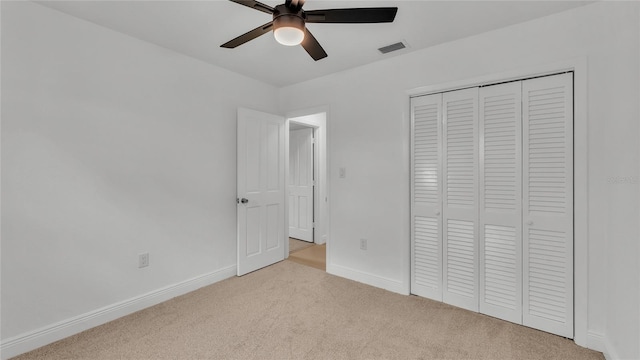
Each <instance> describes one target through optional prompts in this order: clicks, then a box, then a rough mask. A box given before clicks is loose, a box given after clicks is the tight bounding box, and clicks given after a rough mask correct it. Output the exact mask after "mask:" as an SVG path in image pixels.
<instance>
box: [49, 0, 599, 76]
mask: <svg viewBox="0 0 640 360" xmlns="http://www.w3.org/2000/svg"><path fill="white" fill-rule="evenodd" d="M37 2H38V3H40V4H42V5H45V6H47V7H50V8H53V9H57V10H59V11H62V12H65V13H67V14H70V15H73V16H76V17H79V18H82V19H86V20H88V21H90V22H93V23H96V24H98V25H102V26H104V27H107V28H110V29H113V30H116V31H119V32H122V33H124V34H128V35H130V36H133V37H136V38H138V39H141V40H145V41H148V42H151V43H154V44H157V45H160V46H163V47H165V48H168V49H171V50H174V51H177V52H179V53H183V54H185V55H188V56H191V57H194V58H196V59H200V60H202V61H205V62H208V63H211V64H214V65H217V66H220V67H223V68H226V69H229V70H231V71H234V72H237V73H240V74H244V75H246V76H249V77H251V78H254V79H258V80H261V81H264V82H266V83H269V84H272V85H274V86H278V87H280V86H286V85H290V84H294V83H298V82H302V81H305V80H309V79H313V78H316V77H320V76H324V75H328V74H332V73H336V72H339V71H343V70H346V69H350V68H353V67H357V66H361V65H364V64H367V63H371V62H374V61H378V60H382V59H387V58H389V57H393V56H398V55H401V54H406V53H408V52H412V51H416V50H420V49H423V48H426V47H429V46H434V45H437V44H441V43H444V42H448V41H452V40H455V39H460V38H464V37H467V36H471V35H474V34H478V33H482V32H486V31H489V30H493V29H497V28H501V27H505V26H508V25H512V24H516V23H520V22H523V21H527V20H531V19H534V18H538V17H542V16H546V15H549V14H553V13H556V12H560V11H564V10H567V9H570V8H574V7H578V6H582V5H585V4H587V3H590V2H592V1H575V0H572V1H557V0H555V1H515V0H512V1H477V0H476V1H451V0H449V1H406V0H405V1H386V0H373V1H364V0H362V1H360V0H358V1H353V0H342V1H328V0H307V1H306V3H305V5H304V8H305V9H306V10H314V9H329V8H348V7H371V6H376V7H378V6H397V7H398V14H397V16H396V19H395V22H393V23H387V24H308V25H307V27H308V29H309V30H310V31H311V32H312V33H313V34H314V35H315V37H316V38H317V39H318V41H319V42H320V44H321V45H322V46H323V47H324V49H325V51H326V52H327V53H328V55H329V56H328V57H327V58H325V59H322V60H320V61H317V62H315V61H313V59H311V57H309V55H308V54H307V53H306V52H305V51H304V49H302V47H300V46H295V47H286V46H283V45H279V44H278V43H276V41H275V39H274V38H273V36H272V35H271V34H265V35H263V36H262V37H259V38H257V39H255V40H253V41H250V42H248V43H246V44H243V45H241V46H239V47H237V48H235V49H224V48H220V45H221V44H223V43H225V42H227V41H228V40H231V39H233V38H235V37H236V36H239V35H241V34H243V33H245V32H247V31H249V30H252V29H254V28H256V27H258V26H260V25H262V24H264V23H267V22H269V21H271V17H270V16H269V15H268V14H265V13H263V12H259V11H256V10H253V9H251V8H248V7H245V6H242V5H238V4H235V3H232V2H230V1H225V0H204V1H203V0H200V1H140V0H137V1H136V0H131V1H113V0H112V1H37ZM283 2H284V0H280V1H272V0H264V1H263V3H265V4H267V5H270V6H275V5H278V4H280V3H283ZM403 40H404V41H406V42H407V43H408V45H409V46H410V47H409V48H407V49H403V50H399V51H396V52H393V53H389V54H387V55H382V54H380V53H379V52H378V50H377V49H378V48H380V47H382V46H386V45H389V44H392V43H395V42H398V41H403Z"/></svg>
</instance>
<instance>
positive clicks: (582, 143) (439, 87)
mask: <svg viewBox="0 0 640 360" xmlns="http://www.w3.org/2000/svg"><path fill="white" fill-rule="evenodd" d="M564 71H573V82H574V84H573V103H574V105H573V106H574V113H573V119H574V120H573V123H574V127H573V137H574V143H573V149H574V151H573V159H574V160H573V161H574V163H573V167H574V168H573V172H574V177H573V193H574V208H573V213H574V224H573V227H574V233H573V236H574V242H573V243H574V245H573V257H574V263H573V266H574V267H573V274H574V276H573V277H574V279H573V289H574V290H573V291H574V307H573V313H574V316H573V324H574V338H573V341H574V342H575V343H576V344H578V345H580V346H585V347H590V348H594V347H595V348H599V347H600V346H599V345H600V344H598V343H597V342H598V341H599V339H596V338H595V337H594V336H593V335H591V334H589V333H588V323H587V321H588V314H589V313H588V284H589V278H588V269H589V261H588V247H589V227H588V224H589V222H588V221H589V217H588V205H589V204H588V201H589V198H588V195H589V194H588V155H587V154H588V146H587V145H588V111H587V108H588V103H587V101H588V98H587V80H588V72H587V71H588V61H587V58H586V57H576V58H571V59H567V60H564V61H558V62H554V63H549V64H544V65H538V66H531V67H527V68H522V69H516V70H512V71H506V72H501V73H494V74H489V75H485V76H480V77H476V78H471V79H466V80H460V81H453V82H448V83H442V84H435V85H429V86H422V87H418V88H414V89H409V90H407V91H405V95H406V100H405V101H406V109H411V103H410V98H411V97H415V96H421V95H428V94H432V93H438V92H445V91H451V90H458V89H463V88H467V87H475V86H482V85H486V84H493V83H497V82H503V81H511V80H518V79H523V78H528V77H535V76H544V75H551V74H556V73H560V72H564ZM404 123H405V124H411V112H410V111H408V112H405V116H404ZM408 128H409V129H410V126H408ZM409 131H410V130H409ZM410 138H411V135H410V133H407V137H406V140H405V147H406V148H407V149H409V150H410V146H411V145H410ZM406 166H407V173H408V172H409V171H410V164H409V161H407V163H406ZM408 220H409V219H408ZM405 246H406V249H405V251H404V254H405V259H404V263H405V264H406V266H405V268H404V272H405V276H404V278H405V281H406V284H407V292H410V284H411V236H409V237H407V241H406V242H405Z"/></svg>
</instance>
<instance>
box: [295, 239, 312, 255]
mask: <svg viewBox="0 0 640 360" xmlns="http://www.w3.org/2000/svg"><path fill="white" fill-rule="evenodd" d="M313 245H314V244H313V243H312V242H307V241H303V240H298V239H294V238H289V254H291V253H292V252H296V251H300V250H302V249H306V248H308V247H309V246H313Z"/></svg>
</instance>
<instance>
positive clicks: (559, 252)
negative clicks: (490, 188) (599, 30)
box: [522, 73, 573, 338]
mask: <svg viewBox="0 0 640 360" xmlns="http://www.w3.org/2000/svg"><path fill="white" fill-rule="evenodd" d="M522 96H523V178H524V186H523V191H524V196H523V227H524V229H523V262H524V268H523V272H524V278H523V287H524V291H523V296H524V299H523V324H524V325H527V326H530V327H533V328H536V329H540V330H543V331H547V332H550V333H554V334H558V335H561V336H565V337H569V338H572V337H573V74H572V73H567V74H562V75H555V76H548V77H542V78H537V79H531V80H525V81H523V82H522Z"/></svg>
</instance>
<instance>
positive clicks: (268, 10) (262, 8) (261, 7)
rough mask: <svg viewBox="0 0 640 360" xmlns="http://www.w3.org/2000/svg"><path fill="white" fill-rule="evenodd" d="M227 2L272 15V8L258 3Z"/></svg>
mask: <svg viewBox="0 0 640 360" xmlns="http://www.w3.org/2000/svg"><path fill="white" fill-rule="evenodd" d="M229 1H232V2H234V3H236V4H240V5H244V6H248V7H250V8H252V9H256V10H258V11H262V12H265V13H267V14H273V8H272V7H271V6H269V5H265V4H263V3H261V2H259V1H254V0H229Z"/></svg>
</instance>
